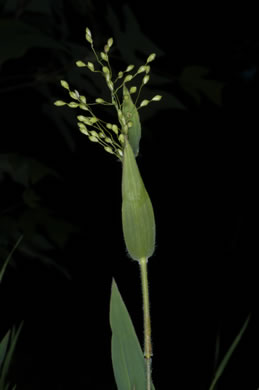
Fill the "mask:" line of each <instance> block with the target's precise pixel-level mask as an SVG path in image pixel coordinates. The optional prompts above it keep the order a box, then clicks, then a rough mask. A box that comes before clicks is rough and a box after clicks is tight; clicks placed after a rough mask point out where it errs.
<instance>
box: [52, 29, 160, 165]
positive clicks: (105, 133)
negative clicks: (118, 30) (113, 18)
mask: <svg viewBox="0 0 259 390" xmlns="http://www.w3.org/2000/svg"><path fill="white" fill-rule="evenodd" d="M85 38H86V40H87V42H88V43H90V45H91V49H92V51H93V53H94V55H95V58H96V62H97V64H94V63H93V62H90V61H88V62H84V61H81V60H78V61H76V66H77V67H79V68H83V67H85V68H87V69H88V70H90V71H91V72H95V73H100V74H101V75H102V76H103V77H104V79H105V81H106V84H107V87H108V89H109V90H110V94H111V101H110V102H107V101H105V100H104V99H102V98H100V97H98V98H96V99H95V102H93V103H88V102H87V99H86V97H85V96H83V95H81V94H79V92H78V91H77V90H74V91H73V90H71V89H70V86H69V84H68V82H67V81H65V80H61V81H60V84H61V86H62V87H63V88H65V89H66V90H67V91H68V93H69V96H70V97H71V98H72V101H70V102H68V103H67V102H64V101H63V100H57V101H56V102H55V103H54V104H55V105H56V106H58V107H59V106H65V105H66V106H68V107H70V108H76V109H81V110H84V111H87V116H84V115H78V116H77V120H78V123H77V124H78V128H79V130H80V131H81V132H82V133H83V134H85V135H86V136H88V138H89V140H90V141H92V142H96V143H99V144H100V145H102V146H103V148H104V150H105V151H107V152H108V153H111V154H115V155H116V156H117V157H118V158H119V159H120V160H122V157H123V151H124V147H125V137H127V138H128V139H129V142H130V144H131V145H132V147H133V150H134V153H135V155H137V153H138V144H139V140H140V136H141V132H140V131H141V130H140V123H139V118H138V113H137V110H138V109H139V108H141V107H144V106H146V105H148V104H149V103H150V102H152V101H159V100H160V99H161V98H162V96H160V95H156V96H154V97H153V98H152V99H151V100H146V99H145V100H143V101H142V102H141V103H140V105H139V107H138V108H137V101H138V98H139V96H140V92H141V89H142V87H143V86H144V85H146V84H147V83H148V81H149V79H150V75H149V72H150V65H149V64H150V63H151V62H152V61H153V60H154V59H155V57H156V55H155V53H152V54H150V55H149V57H148V58H147V60H146V63H145V64H144V65H141V66H140V67H139V68H138V69H137V70H136V71H135V72H132V71H133V70H134V69H135V65H133V64H130V65H128V66H127V67H126V69H125V70H124V71H120V72H118V74H117V77H116V78H113V73H112V69H111V66H110V61H109V52H110V49H111V48H112V46H113V38H109V39H108V40H107V43H106V44H105V46H104V48H103V51H101V52H100V54H99V55H98V54H97V53H96V51H95V48H94V42H93V37H92V33H91V31H90V30H89V28H86V30H85ZM141 73H144V77H143V79H142V83H141V85H140V87H139V88H137V87H136V86H135V85H132V86H129V89H128V88H127V87H126V84H127V83H130V82H131V81H132V80H133V79H134V78H135V77H136V76H138V75H139V74H141ZM120 90H122V91H123V93H122V95H123V97H122V101H121V99H120V97H119V91H120ZM136 92H137V97H136V99H135V101H134V102H133V101H132V99H131V97H130V96H131V95H133V94H135V93H136ZM96 104H98V105H100V104H102V105H112V106H114V107H115V109H116V112H117V118H118V122H119V123H118V124H111V123H106V122H105V121H103V120H101V119H99V118H97V117H96V116H95V115H94V113H93V111H92V108H91V107H92V106H93V105H96ZM129 110H130V112H129ZM136 126H137V128H136Z"/></svg>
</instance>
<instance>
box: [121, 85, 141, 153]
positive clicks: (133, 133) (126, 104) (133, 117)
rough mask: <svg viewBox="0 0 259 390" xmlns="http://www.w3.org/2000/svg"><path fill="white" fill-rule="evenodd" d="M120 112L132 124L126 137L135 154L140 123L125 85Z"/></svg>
mask: <svg viewBox="0 0 259 390" xmlns="http://www.w3.org/2000/svg"><path fill="white" fill-rule="evenodd" d="M122 113H123V115H124V117H125V119H126V121H127V122H128V121H130V122H131V124H132V126H131V127H129V129H128V137H129V142H130V145H131V147H132V149H133V152H134V155H135V156H137V155H138V152H139V142H140V138H141V124H140V120H139V113H138V110H137V108H136V106H135V104H134V103H133V101H132V99H131V95H130V93H129V91H128V89H127V87H126V86H125V85H124V86H123V104H122Z"/></svg>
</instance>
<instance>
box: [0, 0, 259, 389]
mask: <svg viewBox="0 0 259 390" xmlns="http://www.w3.org/2000/svg"><path fill="white" fill-rule="evenodd" d="M252 15H253V10H251V9H249V12H246V9H244V8H242V9H240V10H238V9H237V8H232V9H231V10H229V11H228V10H227V9H226V8H225V7H222V8H216V7H214V6H212V5H209V6H207V8H206V7H204V6H203V7H201V8H200V9H198V7H197V5H195V6H190V5H189V4H188V5H187V4H183V5H181V6H180V5H179V4H174V5H173V6H172V4H171V3H170V2H160V3H159V4H156V3H153V4H150V3H149V2H146V1H144V2H143V1H142V2H141V4H140V3H139V2H138V4H135V3H125V2H120V4H119V5H118V3H116V2H115V1H110V2H105V1H104V2H101V3H100V2H98V3H97V2H94V1H90V0H85V1H83V0H81V1H79V0H77V1H75V0H73V1H72V0H71V1H69V0H63V1H62V0H58V1H50V0H49V1H47V0H45V1H43V0H42V1H40V0H31V1H0V99H1V105H0V110H1V111H0V112H1V125H0V126H1V127H0V151H1V154H0V181H1V191H0V199H1V203H0V244H1V245H0V247H1V252H0V255H1V257H0V259H1V261H3V259H5V257H6V255H7V253H8V252H9V251H10V250H11V248H12V246H13V245H14V243H15V242H16V240H17V238H18V237H19V235H20V234H21V233H22V234H24V239H23V241H22V244H21V245H20V247H19V249H18V250H17V251H16V253H15V254H14V256H13V258H12V261H11V264H10V266H9V268H8V269H7V272H6V274H5V278H4V280H3V284H2V285H1V290H0V308H1V311H0V336H1V337H2V336H3V335H4V334H5V332H6V331H7V329H8V328H9V327H10V326H12V325H13V324H19V323H20V321H21V320H24V326H23V330H22V333H21V336H20V339H19V343H18V346H17V353H16V355H15V360H14V364H13V368H12V377H13V380H14V381H15V382H16V383H17V389H35V388H37V389H46V388H48V389H52V388H53V389H54V388H55V389H71V388H72V387H73V388H76V387H77V388H79V387H81V388H92V389H95V388H96V389H97V388H98V389H99V388H101V387H104V386H105V388H109V389H115V388H116V386H115V383H114V379H113V373H112V366H111V356H110V338H111V332H110V326H109V299H110V289H111V281H112V277H114V278H115V279H116V281H117V284H118V287H119V289H120V292H121V294H122V296H123V298H124V300H125V302H126V305H127V307H128V310H129V312H130V314H131V316H132V319H133V322H134V324H135V327H136V331H137V334H138V336H139V338H140V339H141V340H142V337H143V331H142V303H141V289H140V280H139V271H138V266H137V264H136V263H135V262H133V261H131V260H130V259H129V258H128V257H127V255H126V251H125V246H124V243H123V236H122V231H121V216H120V208H121V193H120V190H121V189H120V184H121V165H120V163H119V162H118V161H116V159H115V158H114V157H113V156H110V155H107V153H105V152H104V151H103V150H102V148H101V147H100V146H98V145H95V144H91V143H90V142H89V141H88V140H87V138H86V137H85V136H84V135H82V134H80V133H79V132H78V129H77V126H76V120H75V115H76V114H75V111H74V110H72V109H68V108H63V107H61V108H57V107H55V106H54V105H53V102H54V101H55V100H57V99H64V100H66V98H67V96H66V94H65V92H64V90H63V89H62V88H61V87H60V84H59V80H60V79H65V80H67V81H69V82H70V83H71V85H73V87H74V88H76V89H78V90H79V91H81V92H82V93H83V94H85V95H86V97H89V100H91V99H94V98H96V97H102V96H103V94H104V93H106V92H105V86H104V85H103V84H102V82H101V81H100V80H97V79H98V77H97V76H96V75H93V74H92V73H87V71H86V70H85V69H83V70H82V69H79V68H77V67H75V66H74V62H75V61H76V60H78V59H88V58H90V59H91V52H90V51H89V45H88V43H87V42H86V41H85V39H84V31H85V27H87V26H88V27H89V28H90V29H91V31H92V33H93V35H94V40H95V44H96V48H97V49H99V50H102V47H103V45H104V44H105V42H106V40H107V38H109V37H110V36H113V37H114V41H115V48H114V49H113V51H112V52H111V60H112V61H113V63H114V67H115V69H118V70H121V69H123V68H125V66H127V65H128V64H130V63H134V61H136V63H137V65H138V64H142V63H143V62H145V59H146V58H147V56H148V55H149V54H150V53H152V52H156V53H157V59H156V61H155V62H154V63H153V64H152V77H151V80H150V82H149V85H148V86H147V88H146V90H143V93H142V95H143V98H145V97H146V96H147V97H152V96H153V95H155V94H157V93H159V94H161V95H163V99H162V100H161V102H159V103H154V104H153V105H150V106H148V107H146V108H144V109H143V110H141V112H140V115H141V118H142V126H143V137H142V140H141V149H140V155H139V157H138V163H139V167H140V170H141V173H142V176H143V179H144V181H145V184H146V188H147V190H148V192H149V194H150V197H151V199H152V203H153V206H154V211H155V216H156V223H157V247H156V252H155V255H154V257H153V258H152V259H150V261H149V278H150V288H151V292H150V294H151V310H152V319H153V320H152V325H153V347H154V359H153V379H154V383H155V386H156V388H157V389H159V388H165V387H167V388H168V386H169V388H174V387H175V388H176V387H177V388H181V389H185V388H186V389H187V388H190V387H191V388H197V389H208V387H209V383H210V380H211V377H212V374H213V365H214V354H215V342H216V337H217V335H218V334H220V357H222V356H223V355H224V352H225V351H226V349H227V348H228V346H229V345H230V343H231V342H232V341H233V339H234V338H235V336H236V335H237V333H238V331H239V330H240V328H241V326H242V325H243V323H244V321H245V319H246V318H247V316H248V315H249V314H251V322H250V324H249V328H248V330H247V332H246V334H245V335H244V337H243V339H242V341H241V343H240V345H239V346H238V349H237V351H236V352H235V354H234V355H233V357H232V359H231V361H230V363H229V365H228V367H227V369H226V372H225V373H224V375H223V377H222V379H221V380H220V382H219V386H218V389H219V390H224V389H229V388H235V389H238V388H240V389H241V388H242V389H256V388H257V387H258V386H259V372H258V359H257V356H256V355H257V351H258V347H259V336H258V318H257V313H258V308H257V307H258V280H257V279H258V277H257V274H258V273H257V261H258V248H257V241H258V240H257V236H258V235H257V231H258V229H257V192H256V186H257V171H258V169H257V165H258V164H257V148H258V146H257V145H258V142H257V141H256V140H257V128H258V115H257V111H258V108H257V106H258V71H257V70H258V54H259V49H258V48H259V38H258V29H257V26H256V23H255V22H253V17H252ZM105 115H107V118H112V116H111V114H110V113H106V112H105Z"/></svg>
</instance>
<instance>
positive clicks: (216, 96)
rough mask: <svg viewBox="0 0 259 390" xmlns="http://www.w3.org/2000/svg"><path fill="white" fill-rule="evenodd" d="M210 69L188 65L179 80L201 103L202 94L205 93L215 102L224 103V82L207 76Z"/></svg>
mask: <svg viewBox="0 0 259 390" xmlns="http://www.w3.org/2000/svg"><path fill="white" fill-rule="evenodd" d="M208 73H209V69H208V68H205V67H203V66H187V67H185V68H184V70H183V72H182V74H181V76H180V79H179V82H180V84H181V86H182V88H183V89H184V90H185V91H186V92H187V93H188V94H189V95H191V96H192V97H193V98H194V99H195V100H196V102H197V103H198V104H199V103H200V100H201V96H202V95H205V96H207V98H208V99H209V100H211V101H212V102H213V103H215V104H217V105H220V104H221V103H222V88H223V87H224V83H222V82H221V81H218V80H211V79H207V78H205V77H206V76H207V74H208Z"/></svg>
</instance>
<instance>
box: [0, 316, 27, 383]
mask: <svg viewBox="0 0 259 390" xmlns="http://www.w3.org/2000/svg"><path fill="white" fill-rule="evenodd" d="M22 326H23V322H22V323H21V324H20V326H19V328H18V329H15V327H13V328H12V329H11V331H10V330H9V331H8V332H7V334H6V335H5V337H4V339H5V341H4V343H3V344H5V348H6V346H7V345H8V347H7V349H5V355H4V356H3V357H4V359H3V361H2V366H1V367H0V368H1V371H0V389H1V390H2V389H7V388H8V384H7V383H6V378H7V374H8V371H9V368H10V363H11V360H12V357H13V354H14V349H15V346H16V343H17V340H18V336H19V334H20V332H21V329H22ZM1 344H2V341H1ZM0 349H1V347H0ZM3 350H4V348H3ZM2 352H3V351H2ZM0 355H1V354H0Z"/></svg>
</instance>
